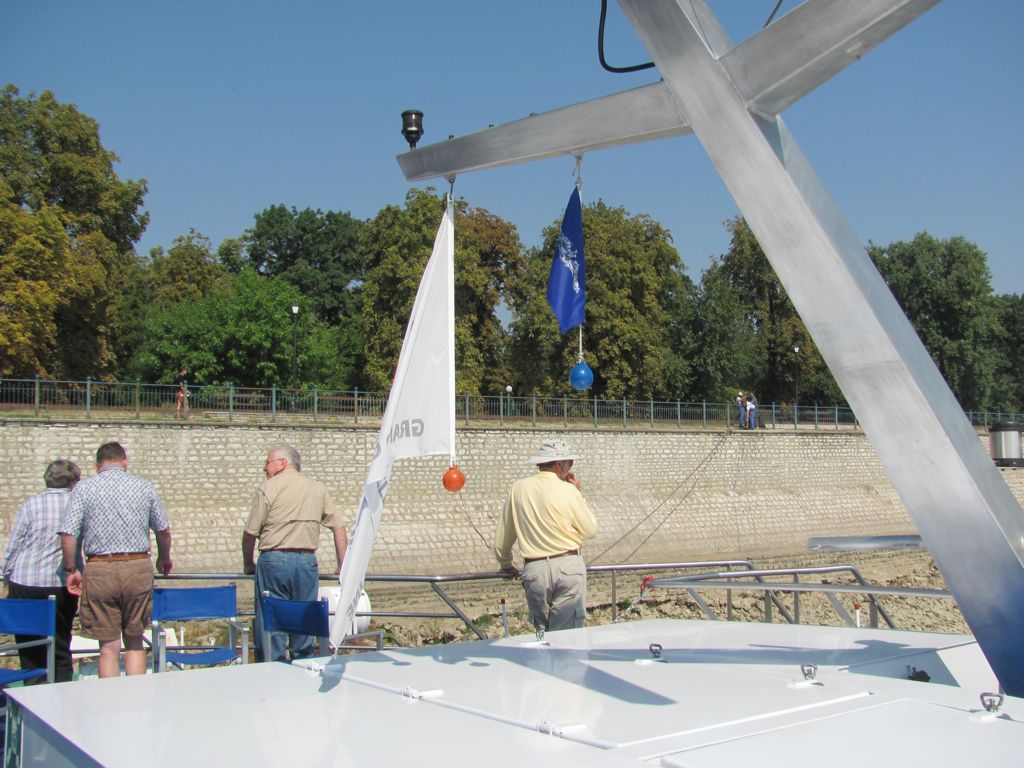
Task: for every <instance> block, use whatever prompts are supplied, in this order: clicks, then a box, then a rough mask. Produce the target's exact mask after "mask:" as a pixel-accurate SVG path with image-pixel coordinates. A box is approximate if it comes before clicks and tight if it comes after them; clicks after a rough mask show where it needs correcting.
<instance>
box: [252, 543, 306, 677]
mask: <svg viewBox="0 0 1024 768" xmlns="http://www.w3.org/2000/svg"><path fill="white" fill-rule="evenodd" d="M318 576H319V569H318V566H317V562H316V555H312V554H306V553H303V552H277V551H274V550H268V551H266V552H261V553H260V558H259V560H257V561H256V623H255V627H254V629H255V634H256V637H255V638H253V640H254V641H255V645H256V655H257V658H261V659H262V660H263V661H287V658H285V653H284V651H285V638H284V635H273V636H272V637H271V640H270V645H271V647H270V654H269V656H268V654H267V652H266V649H264V648H262V644H263V611H262V610H261V609H260V596H261V595H262V594H263V593H264V592H268V593H269V594H270V596H271V597H280V598H284V599H285V600H316V594H317V587H318V586H319V579H318ZM288 650H289V651H291V657H292V658H293V659H302V658H306V657H307V656H312V655H313V638H312V637H311V636H309V635H291V634H290V635H288Z"/></svg>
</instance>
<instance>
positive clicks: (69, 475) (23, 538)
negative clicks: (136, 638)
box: [3, 459, 82, 685]
mask: <svg viewBox="0 0 1024 768" xmlns="http://www.w3.org/2000/svg"><path fill="white" fill-rule="evenodd" d="M81 476H82V473H81V471H80V470H79V469H78V465H77V464H75V463H74V462H73V461H68V460H67V459H57V460H56V461H51V462H50V465H49V466H48V467H47V468H46V472H44V473H43V481H44V482H45V483H46V490H45V491H43V492H42V493H40V494H39V495H38V496H32V497H30V498H27V499H25V501H24V502H23V503H22V505H21V507H20V508H19V509H18V517H17V518H16V519H15V521H14V528H12V529H11V537H10V539H9V540H8V542H7V556H6V558H5V559H4V571H3V573H4V581H6V582H7V596H8V597H13V598H17V599H21V600H47V599H49V597H50V596H51V595H53V596H54V597H55V598H56V600H57V642H56V646H55V650H56V657H57V669H56V675H55V679H56V681H57V682H58V683H64V682H67V681H68V680H70V679H71V677H72V674H73V671H74V670H73V668H72V665H71V625H72V622H74V620H75V612H76V611H77V610H78V596H77V595H73V594H71V592H69V591H68V589H67V588H66V587H65V586H64V572H63V571H62V570H61V563H62V560H61V543H60V539H59V538H58V537H57V528H58V527H59V525H60V515H61V512H63V511H64V507H66V506H67V504H68V496H69V494H70V493H71V489H72V488H74V487H75V483H77V482H78V480H79V478H81ZM36 639H37V638H35V637H32V636H30V635H15V642H18V643H24V642H28V641H30V640H36ZM18 656H19V657H20V658H21V668H22V669H45V668H46V646H42V645H39V646H35V647H33V648H21V649H19V650H18ZM43 682H46V679H45V678H42V677H37V678H33V679H32V680H26V681H25V685H33V684H35V683H43Z"/></svg>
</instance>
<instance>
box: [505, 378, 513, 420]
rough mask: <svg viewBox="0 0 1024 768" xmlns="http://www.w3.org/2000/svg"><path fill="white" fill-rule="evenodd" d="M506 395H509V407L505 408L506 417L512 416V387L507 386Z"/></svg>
mask: <svg viewBox="0 0 1024 768" xmlns="http://www.w3.org/2000/svg"><path fill="white" fill-rule="evenodd" d="M505 394H506V395H508V405H507V406H506V407H505V415H507V416H512V385H511V384H506V385H505Z"/></svg>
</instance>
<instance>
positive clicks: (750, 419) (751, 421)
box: [747, 392, 757, 429]
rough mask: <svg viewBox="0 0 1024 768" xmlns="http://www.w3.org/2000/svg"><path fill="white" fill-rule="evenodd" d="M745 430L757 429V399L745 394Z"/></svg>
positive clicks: (752, 395) (751, 393)
mask: <svg viewBox="0 0 1024 768" xmlns="http://www.w3.org/2000/svg"><path fill="white" fill-rule="evenodd" d="M747 429H757V398H756V397H754V393H753V392H748V393H747Z"/></svg>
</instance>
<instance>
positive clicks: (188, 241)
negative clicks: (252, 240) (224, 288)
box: [150, 229, 225, 306]
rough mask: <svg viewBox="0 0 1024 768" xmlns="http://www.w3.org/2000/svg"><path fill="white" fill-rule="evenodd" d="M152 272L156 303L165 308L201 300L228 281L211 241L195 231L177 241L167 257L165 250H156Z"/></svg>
mask: <svg viewBox="0 0 1024 768" xmlns="http://www.w3.org/2000/svg"><path fill="white" fill-rule="evenodd" d="M150 271H151V278H150V279H151V281H152V291H153V301H154V302H156V303H157V304H159V305H161V306H171V305H174V304H180V303H182V302H184V301H195V300H196V299H200V298H202V297H203V296H205V295H207V294H208V293H210V291H212V290H213V289H214V288H216V287H218V286H219V285H220V284H221V283H222V281H223V280H224V277H225V271H224V270H223V269H222V268H221V266H220V264H219V263H218V261H217V258H216V257H215V256H214V255H213V250H212V246H211V244H210V240H209V238H207V237H205V236H204V235H202V234H200V233H199V232H196V231H195V230H194V229H192V230H189V233H188V234H187V235H184V236H181V237H176V238H174V244H173V245H172V246H171V247H170V250H168V252H167V253H166V254H164V252H163V249H162V248H154V249H153V250H152V251H151V252H150Z"/></svg>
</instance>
